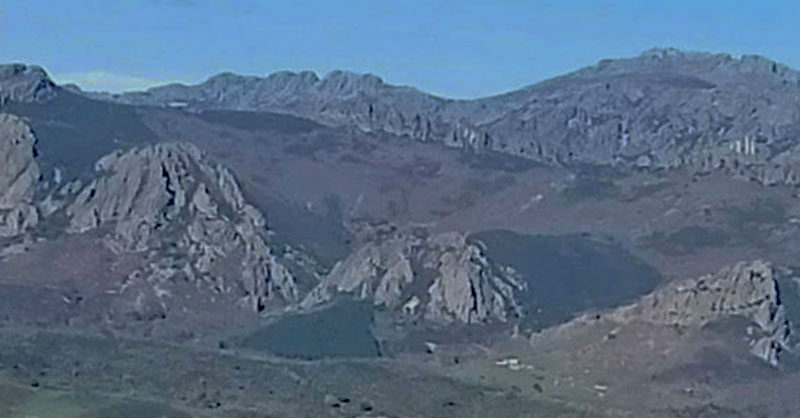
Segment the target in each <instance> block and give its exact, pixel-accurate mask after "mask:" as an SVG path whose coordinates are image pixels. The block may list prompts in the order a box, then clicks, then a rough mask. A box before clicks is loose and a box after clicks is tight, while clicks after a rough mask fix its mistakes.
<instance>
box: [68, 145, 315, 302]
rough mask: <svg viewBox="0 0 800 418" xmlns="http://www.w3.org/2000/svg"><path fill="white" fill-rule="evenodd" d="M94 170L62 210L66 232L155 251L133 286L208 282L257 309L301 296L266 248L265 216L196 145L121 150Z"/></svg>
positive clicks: (122, 248) (121, 247)
mask: <svg viewBox="0 0 800 418" xmlns="http://www.w3.org/2000/svg"><path fill="white" fill-rule="evenodd" d="M96 171H97V176H98V177H97V179H96V180H94V181H92V182H91V183H89V184H88V185H86V186H85V187H83V188H82V189H80V190H79V192H78V193H77V196H76V197H75V198H74V199H73V200H72V201H70V202H69V203H68V204H66V205H65V206H66V207H65V213H66V217H67V219H68V223H69V225H68V228H67V231H68V232H71V233H83V232H86V231H89V230H93V229H97V228H106V229H109V230H110V232H109V233H108V234H107V237H106V242H107V244H108V246H109V247H110V248H111V249H112V250H114V251H115V252H117V253H129V252H148V253H150V254H153V255H154V257H151V259H150V262H149V265H148V266H147V267H146V268H145V269H143V270H140V271H137V272H136V273H134V274H133V275H132V276H131V277H130V278H129V279H130V281H135V280H146V281H147V282H150V283H152V284H153V285H154V286H159V285H160V286H163V285H164V283H166V281H167V279H169V278H173V277H175V276H176V275H180V276H182V277H184V278H187V279H190V280H193V281H194V280H199V279H203V280H205V281H207V282H208V283H210V284H211V287H213V288H214V290H216V291H217V292H219V293H223V294H234V295H236V294H238V295H241V300H242V301H243V302H246V303H247V304H248V305H250V306H252V308H253V309H254V310H256V311H262V310H264V309H266V308H274V307H276V306H282V305H283V304H290V303H294V302H296V301H297V300H298V299H299V297H300V289H299V284H298V283H297V279H296V277H295V275H294V274H293V273H292V272H291V271H290V270H289V268H287V266H286V265H285V264H284V263H283V262H281V261H280V260H279V257H278V255H276V254H274V250H273V249H272V248H271V247H270V245H269V237H268V231H267V229H266V228H265V219H264V216H263V215H262V214H261V213H260V212H259V211H258V210H257V209H256V208H255V207H253V206H251V205H249V204H247V203H246V202H245V200H244V197H243V196H242V193H241V190H240V189H239V187H238V185H237V183H236V180H235V179H234V177H233V175H232V174H231V172H230V171H229V170H228V169H227V168H225V167H223V166H221V165H214V164H212V163H210V162H209V161H208V160H207V159H206V158H205V156H204V155H203V154H202V153H201V151H200V150H199V149H198V148H196V147H195V146H193V145H189V144H159V145H155V146H149V147H145V148H140V149H132V150H128V151H117V152H114V153H112V154H110V155H107V156H105V157H103V158H101V159H100V160H99V161H98V162H97V164H96ZM128 286H132V285H131V283H126V285H125V287H126V288H127V287H128ZM134 288H135V287H134ZM162 293H164V294H166V293H168V292H162Z"/></svg>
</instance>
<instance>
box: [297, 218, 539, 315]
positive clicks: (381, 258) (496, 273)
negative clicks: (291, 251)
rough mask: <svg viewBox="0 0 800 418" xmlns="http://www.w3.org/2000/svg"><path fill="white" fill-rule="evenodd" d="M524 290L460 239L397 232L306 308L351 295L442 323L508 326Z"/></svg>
mask: <svg viewBox="0 0 800 418" xmlns="http://www.w3.org/2000/svg"><path fill="white" fill-rule="evenodd" d="M524 289H525V285H524V283H522V282H521V281H520V280H519V277H517V276H516V275H515V274H514V273H513V271H511V270H510V269H506V268H503V267H502V266H497V265H495V264H493V263H492V262H491V261H489V260H488V259H487V258H486V257H485V255H484V252H483V249H482V248H481V247H480V246H478V245H477V244H472V243H468V242H467V241H466V238H465V236H464V235H463V234H461V233H457V232H452V233H443V234H437V235H433V236H418V235H416V234H404V233H401V232H396V233H393V234H392V235H391V236H389V237H384V238H382V239H378V240H372V241H370V242H368V243H367V244H365V245H364V246H363V247H361V248H360V249H359V250H357V251H356V252H355V253H354V254H352V255H351V256H350V257H348V258H346V259H345V260H343V261H341V262H339V263H337V264H336V265H335V266H334V268H333V270H332V271H331V272H330V274H328V275H327V276H326V277H325V278H324V279H323V281H322V282H321V283H320V285H319V286H318V287H317V288H315V289H314V290H312V291H311V292H310V293H309V295H308V296H307V297H306V298H305V300H304V301H303V303H302V306H304V307H306V308H308V307H312V306H315V305H318V304H320V303H323V302H326V301H328V300H330V299H331V298H332V297H333V296H334V295H336V294H337V293H350V294H353V295H356V296H357V297H359V298H365V299H366V298H371V299H372V300H374V302H375V304H377V305H384V306H387V307H389V308H391V309H395V310H397V311H400V312H402V313H404V314H407V315H415V316H423V317H425V318H427V319H430V320H433V321H437V322H453V321H456V322H463V323H477V322H485V321H488V320H499V321H505V320H507V319H508V316H509V314H516V315H519V314H520V309H519V305H518V303H517V301H516V299H515V292H517V291H521V290H524Z"/></svg>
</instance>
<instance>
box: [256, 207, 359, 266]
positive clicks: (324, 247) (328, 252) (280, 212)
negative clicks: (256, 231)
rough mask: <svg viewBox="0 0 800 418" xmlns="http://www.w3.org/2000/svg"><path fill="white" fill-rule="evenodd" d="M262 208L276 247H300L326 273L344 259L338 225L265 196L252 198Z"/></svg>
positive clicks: (344, 240) (344, 237) (341, 228)
mask: <svg viewBox="0 0 800 418" xmlns="http://www.w3.org/2000/svg"><path fill="white" fill-rule="evenodd" d="M253 200H254V201H255V202H256V203H258V204H259V206H260V207H262V208H265V213H266V216H267V225H268V226H269V228H270V229H272V230H274V231H275V232H277V233H278V235H277V236H276V237H275V238H274V239H275V242H276V243H278V244H288V245H291V246H294V247H302V248H303V249H304V250H306V251H308V252H309V253H311V255H312V256H314V258H316V260H317V261H318V262H319V263H320V264H321V265H322V266H323V267H324V268H326V269H330V268H331V267H333V265H334V264H335V263H336V262H337V261H339V260H341V259H343V258H345V257H347V255H348V254H349V252H350V248H349V246H348V233H347V230H346V229H345V228H344V226H342V224H341V223H337V222H332V221H331V220H330V219H329V218H326V217H321V216H317V215H315V214H313V213H311V212H309V211H307V210H305V209H304V208H302V207H298V206H294V205H292V204H290V203H287V202H285V201H283V200H280V199H276V198H272V197H269V196H253Z"/></svg>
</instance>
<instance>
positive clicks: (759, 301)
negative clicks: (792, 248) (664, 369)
mask: <svg viewBox="0 0 800 418" xmlns="http://www.w3.org/2000/svg"><path fill="white" fill-rule="evenodd" d="M775 275H776V272H775V270H774V269H773V268H772V266H771V265H769V264H768V263H765V262H763V261H754V262H752V263H739V264H736V265H734V266H733V267H729V268H726V269H723V270H721V271H720V272H718V273H716V274H711V275H707V276H703V277H700V278H698V279H691V280H685V281H680V282H675V283H671V284H669V285H668V286H666V287H664V288H662V289H659V290H657V291H656V292H654V293H652V294H649V295H647V296H645V297H644V298H642V299H641V300H640V301H639V302H637V303H636V304H635V305H631V306H627V307H624V308H620V309H619V310H617V311H616V312H614V313H613V314H611V317H612V318H614V319H617V320H621V321H631V320H643V321H647V322H651V323H654V324H660V325H675V326H682V327H691V328H700V327H702V326H704V325H706V324H708V323H710V322H713V321H716V320H719V319H722V318H725V317H729V316H740V317H744V318H747V319H749V320H751V321H752V326H751V327H750V329H749V330H748V334H749V335H750V337H751V341H750V345H751V348H752V350H751V351H752V353H753V354H755V355H756V356H758V357H760V358H762V359H763V360H765V361H767V362H769V363H770V364H772V365H777V363H778V359H779V356H780V353H781V351H783V350H784V349H787V348H789V337H790V335H791V324H790V323H789V321H788V320H787V318H786V315H785V312H784V307H783V305H782V303H781V300H780V290H779V288H778V281H777V280H776V278H775ZM743 331H744V330H743Z"/></svg>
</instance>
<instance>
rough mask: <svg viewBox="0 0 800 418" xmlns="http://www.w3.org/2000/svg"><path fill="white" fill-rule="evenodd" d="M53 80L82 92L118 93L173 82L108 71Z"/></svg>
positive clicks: (66, 75) (63, 74) (55, 76)
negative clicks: (69, 84)
mask: <svg viewBox="0 0 800 418" xmlns="http://www.w3.org/2000/svg"><path fill="white" fill-rule="evenodd" d="M53 80H54V81H55V82H56V83H58V84H68V83H75V84H77V85H78V86H80V88H81V89H82V90H87V91H107V92H111V93H118V92H122V91H130V90H145V89H147V88H150V87H153V86H159V85H163V84H167V83H171V82H173V81H166V80H154V79H149V78H143V77H136V76H131V75H126V74H116V73H111V72H108V71H88V72H84V73H62V74H53Z"/></svg>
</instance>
